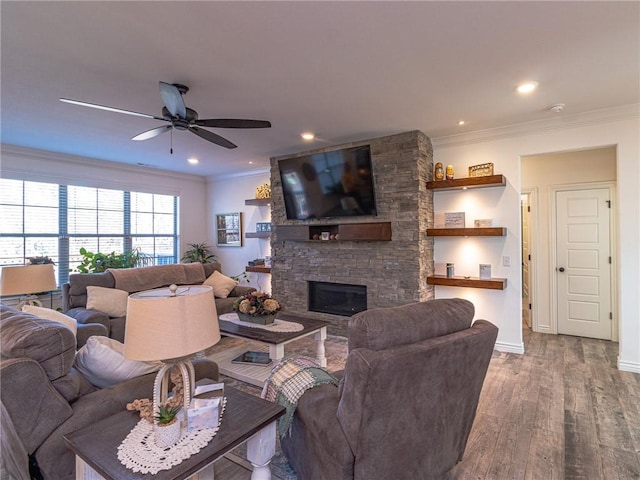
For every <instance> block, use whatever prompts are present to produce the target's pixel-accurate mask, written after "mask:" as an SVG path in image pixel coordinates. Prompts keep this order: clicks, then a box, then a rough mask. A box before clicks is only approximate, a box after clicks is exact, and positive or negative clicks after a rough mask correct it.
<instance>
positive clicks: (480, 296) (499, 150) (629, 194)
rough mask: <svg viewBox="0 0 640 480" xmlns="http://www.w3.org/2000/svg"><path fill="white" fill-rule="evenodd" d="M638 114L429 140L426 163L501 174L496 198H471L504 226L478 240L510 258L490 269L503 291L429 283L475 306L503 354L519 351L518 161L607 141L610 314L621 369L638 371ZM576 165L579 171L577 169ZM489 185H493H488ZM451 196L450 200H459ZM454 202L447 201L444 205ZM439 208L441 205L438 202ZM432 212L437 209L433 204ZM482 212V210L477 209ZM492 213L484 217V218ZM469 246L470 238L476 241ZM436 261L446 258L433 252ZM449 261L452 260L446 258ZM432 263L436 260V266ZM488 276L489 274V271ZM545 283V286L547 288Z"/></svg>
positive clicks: (620, 112) (613, 113)
mask: <svg viewBox="0 0 640 480" xmlns="http://www.w3.org/2000/svg"><path fill="white" fill-rule="evenodd" d="M638 132H640V113H639V107H638V105H630V106H627V107H624V108H622V107H621V108H616V109H610V110H607V111H598V112H590V113H587V114H582V115H574V116H566V117H565V116H562V117H553V118H552V119H550V120H546V121H540V122H530V123H528V124H520V125H513V126H510V127H505V128H502V129H494V130H488V131H482V132H472V133H470V134H463V135H455V136H452V137H448V138H447V137H443V138H434V139H433V140H432V141H433V150H434V161H436V162H438V161H439V162H442V163H444V164H449V163H451V164H453V165H454V166H455V167H456V171H459V172H465V169H466V167H467V166H469V165H475V164H480V163H485V162H494V164H495V171H496V173H502V174H504V175H505V176H506V177H507V182H508V183H507V187H506V188H505V189H504V190H503V193H502V194H501V195H499V196H497V198H494V197H493V196H494V195H495V193H490V194H489V195H488V198H489V201H490V202H492V203H487V198H486V197H485V196H484V195H483V196H482V197H483V202H478V204H477V205H480V206H481V207H482V208H483V209H484V210H486V213H487V214H488V215H487V217H488V218H498V219H499V220H500V224H501V225H503V226H506V227H507V229H508V233H507V237H506V238H504V239H502V240H501V241H497V242H482V248H483V249H486V253H487V255H488V257H489V259H490V261H489V262H487V263H493V261H494V260H493V259H494V258H495V259H496V260H498V261H499V259H500V257H501V256H510V257H511V265H512V266H511V267H509V268H506V267H500V268H498V269H497V270H498V271H497V272H496V274H494V275H496V276H503V277H507V278H508V281H509V284H508V286H507V288H506V290H504V291H499V292H498V291H497V292H489V291H482V290H479V289H463V288H457V289H453V288H448V290H445V289H444V288H442V289H439V288H436V297H437V298H442V297H445V296H462V297H464V298H470V299H472V300H473V301H474V303H475V304H476V318H486V319H488V320H491V321H492V322H494V323H496V324H497V325H498V326H499V328H500V332H499V334H498V343H497V348H499V349H501V350H507V351H516V352H517V351H519V350H522V351H523V350H524V343H523V341H522V313H521V312H522V298H521V283H522V282H521V267H520V264H521V251H520V250H521V243H522V241H521V234H520V189H521V159H522V158H523V157H528V156H539V155H546V154H548V153H549V152H568V151H578V150H592V149H600V148H604V147H608V146H612V145H613V146H615V149H616V170H617V172H618V175H617V176H616V181H615V199H614V204H615V210H614V225H615V227H614V228H615V231H616V251H617V254H618V262H617V263H616V264H615V265H614V270H615V273H614V275H615V281H616V283H617V289H618V296H617V298H616V299H614V302H615V303H616V307H617V308H616V312H617V315H618V332H619V342H620V355H619V358H618V366H619V368H620V369H622V370H626V371H632V372H637V373H640V296H639V295H638V291H639V289H640V247H639V245H640V142H638V138H639V137H638ZM578 170H584V169H578ZM492 190H495V189H492ZM458 198H461V197H456V200H455V201H459V200H458ZM452 206H454V205H452ZM440 208H442V210H440V211H458V210H449V209H448V208H449V205H441V206H440ZM435 211H436V212H438V206H437V205H436V210H435ZM479 213H484V212H479ZM489 214H492V215H489ZM476 243H477V242H476ZM435 255H436V262H439V261H446V260H445V258H448V257H445V256H443V257H440V258H439V257H438V255H439V252H438V251H437V250H436V254H435ZM454 261H455V260H454ZM436 265H437V263H436ZM492 273H493V272H492ZM547 288H548V287H547Z"/></svg>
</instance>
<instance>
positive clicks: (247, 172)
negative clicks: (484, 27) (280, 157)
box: [207, 167, 271, 183]
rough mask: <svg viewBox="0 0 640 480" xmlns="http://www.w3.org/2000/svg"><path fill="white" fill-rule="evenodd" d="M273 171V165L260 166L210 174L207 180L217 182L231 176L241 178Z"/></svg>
mask: <svg viewBox="0 0 640 480" xmlns="http://www.w3.org/2000/svg"><path fill="white" fill-rule="evenodd" d="M270 172H271V167H260V168H256V169H255V170H244V171H242V172H233V173H224V174H222V175H209V176H208V177H207V182H210V183H215V182H219V181H221V180H228V179H230V178H241V177H257V176H259V175H265V174H269V173H270Z"/></svg>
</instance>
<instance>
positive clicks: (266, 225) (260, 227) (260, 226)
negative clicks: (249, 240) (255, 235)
mask: <svg viewBox="0 0 640 480" xmlns="http://www.w3.org/2000/svg"><path fill="white" fill-rule="evenodd" d="M270 231H271V222H256V232H270Z"/></svg>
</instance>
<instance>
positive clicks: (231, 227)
mask: <svg viewBox="0 0 640 480" xmlns="http://www.w3.org/2000/svg"><path fill="white" fill-rule="evenodd" d="M216 245H217V246H219V247H241V246H242V213H241V212H235V213H217V214H216Z"/></svg>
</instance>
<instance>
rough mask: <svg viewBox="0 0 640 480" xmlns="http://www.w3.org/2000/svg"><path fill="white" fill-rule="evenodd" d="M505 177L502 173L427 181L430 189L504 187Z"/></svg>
mask: <svg viewBox="0 0 640 480" xmlns="http://www.w3.org/2000/svg"><path fill="white" fill-rule="evenodd" d="M506 184H507V179H506V178H505V176H504V175H487V176H486V177H467V178H456V179H454V180H440V181H433V182H427V188H428V189H430V190H464V189H467V188H487V187H504V186H505V185H506Z"/></svg>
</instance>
